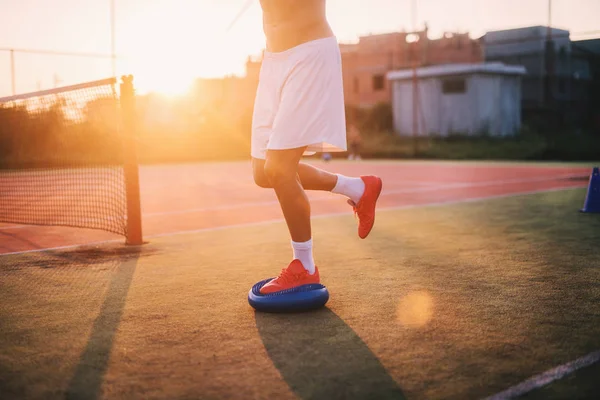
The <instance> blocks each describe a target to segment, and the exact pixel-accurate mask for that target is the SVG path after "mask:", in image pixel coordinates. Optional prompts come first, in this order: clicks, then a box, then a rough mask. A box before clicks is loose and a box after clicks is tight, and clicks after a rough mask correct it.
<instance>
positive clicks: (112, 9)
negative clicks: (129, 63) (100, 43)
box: [110, 0, 117, 77]
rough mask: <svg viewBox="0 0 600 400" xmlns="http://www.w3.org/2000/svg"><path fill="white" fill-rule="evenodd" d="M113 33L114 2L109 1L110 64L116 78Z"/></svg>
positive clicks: (114, 35) (114, 39)
mask: <svg viewBox="0 0 600 400" xmlns="http://www.w3.org/2000/svg"><path fill="white" fill-rule="evenodd" d="M116 52H117V51H116V33H115V0H110V57H111V62H112V76H114V77H116V76H117V54H116Z"/></svg>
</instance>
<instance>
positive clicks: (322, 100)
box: [251, 36, 346, 159]
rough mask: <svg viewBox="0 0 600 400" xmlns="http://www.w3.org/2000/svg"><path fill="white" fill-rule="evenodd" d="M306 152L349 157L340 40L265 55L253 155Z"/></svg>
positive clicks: (256, 106) (253, 118) (254, 125)
mask: <svg viewBox="0 0 600 400" xmlns="http://www.w3.org/2000/svg"><path fill="white" fill-rule="evenodd" d="M304 146H307V149H306V151H305V153H304V154H305V155H310V154H314V153H315V152H337V151H346V118H345V111H344V86H343V81H342V60H341V55H340V48H339V45H338V43H337V39H336V37H335V36H332V37H328V38H324V39H317V40H313V41H310V42H306V43H303V44H300V45H298V46H296V47H293V48H291V49H289V50H285V51H282V52H279V53H270V52H265V54H264V58H263V62H262V65H261V70H260V77H259V83H258V89H257V91H256V98H255V102H254V113H253V116H252V145H251V154H252V157H254V158H260V159H265V157H266V152H267V150H284V149H295V148H298V147H304Z"/></svg>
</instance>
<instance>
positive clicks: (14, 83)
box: [10, 49, 17, 96]
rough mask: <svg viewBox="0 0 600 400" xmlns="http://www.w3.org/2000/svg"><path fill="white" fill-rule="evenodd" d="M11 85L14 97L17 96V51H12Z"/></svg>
mask: <svg viewBox="0 0 600 400" xmlns="http://www.w3.org/2000/svg"><path fill="white" fill-rule="evenodd" d="M10 83H11V86H12V94H13V96H14V95H16V94H17V84H16V81H15V50H14V49H10Z"/></svg>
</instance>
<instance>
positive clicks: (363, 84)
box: [340, 27, 484, 108]
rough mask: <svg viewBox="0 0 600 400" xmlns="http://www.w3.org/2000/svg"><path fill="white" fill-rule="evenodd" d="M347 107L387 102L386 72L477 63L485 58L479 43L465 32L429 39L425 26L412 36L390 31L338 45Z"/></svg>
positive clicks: (389, 97)
mask: <svg viewBox="0 0 600 400" xmlns="http://www.w3.org/2000/svg"><path fill="white" fill-rule="evenodd" d="M340 51H341V54H342V70H343V76H344V96H345V99H346V104H347V105H351V106H355V107H360V108H368V107H372V106H374V105H376V104H378V103H390V101H391V93H392V92H391V88H390V87H389V84H388V81H387V79H386V74H387V73H388V72H389V71H394V70H397V69H403V68H411V67H412V66H413V65H416V66H428V65H438V64H452V63H477V62H482V61H483V58H484V54H483V48H482V46H481V44H480V42H479V41H478V40H473V39H471V38H470V37H469V34H468V33H445V34H444V35H443V36H442V37H441V38H439V39H430V38H429V37H428V29H427V27H426V28H425V29H424V30H423V31H419V32H416V33H414V34H412V33H407V32H391V33H384V34H379V35H368V36H361V37H360V38H359V40H358V43H352V44H340Z"/></svg>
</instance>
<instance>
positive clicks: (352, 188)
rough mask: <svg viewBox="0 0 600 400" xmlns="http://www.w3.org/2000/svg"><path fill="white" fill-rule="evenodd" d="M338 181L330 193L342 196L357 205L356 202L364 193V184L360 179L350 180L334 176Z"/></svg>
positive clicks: (346, 177) (341, 176)
mask: <svg viewBox="0 0 600 400" xmlns="http://www.w3.org/2000/svg"><path fill="white" fill-rule="evenodd" d="M336 175H337V177H338V179H337V183H336V184H335V187H334V188H333V190H332V191H331V192H332V193H337V194H342V195H344V196H346V197H348V198H349V199H350V200H352V201H353V202H354V203H356V204H358V201H359V200H360V198H361V197H362V195H363V193H364V192H365V183H364V182H363V180H362V179H360V178H351V177H349V176H344V175H340V174H336Z"/></svg>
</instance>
